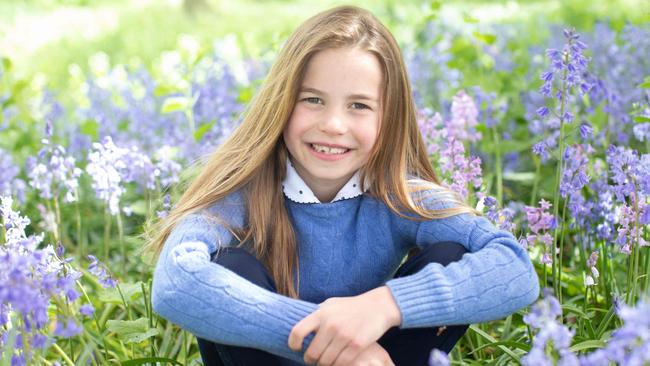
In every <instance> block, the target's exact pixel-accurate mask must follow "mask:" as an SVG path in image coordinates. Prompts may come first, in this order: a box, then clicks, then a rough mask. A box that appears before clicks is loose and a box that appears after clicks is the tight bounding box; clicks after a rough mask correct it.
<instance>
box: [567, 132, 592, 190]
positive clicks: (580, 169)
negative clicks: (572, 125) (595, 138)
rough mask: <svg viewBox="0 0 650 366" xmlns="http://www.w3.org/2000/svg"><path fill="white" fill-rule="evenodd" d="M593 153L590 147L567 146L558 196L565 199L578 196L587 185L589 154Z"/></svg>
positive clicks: (586, 145) (587, 145)
mask: <svg viewBox="0 0 650 366" xmlns="http://www.w3.org/2000/svg"><path fill="white" fill-rule="evenodd" d="M591 153H593V149H592V147H591V145H589V144H585V145H575V146H567V148H566V150H564V162H565V166H564V169H563V170H562V175H561V177H560V195H561V196H562V197H567V196H569V195H573V194H580V190H581V189H582V188H583V187H584V186H586V185H587V183H589V179H590V178H589V176H588V175H587V166H588V164H589V158H588V156H589V154H591Z"/></svg>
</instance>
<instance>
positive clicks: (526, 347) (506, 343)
mask: <svg viewBox="0 0 650 366" xmlns="http://www.w3.org/2000/svg"><path fill="white" fill-rule="evenodd" d="M496 346H508V347H509V348H511V349H512V348H518V349H520V350H522V351H525V352H526V353H528V352H530V348H531V346H530V344H527V343H523V342H515V341H498V342H493V343H486V344H484V345H481V346H480V347H477V348H474V350H473V351H472V352H470V353H469V354H470V355H471V354H474V353H476V352H478V351H480V350H482V349H484V348H487V347H496Z"/></svg>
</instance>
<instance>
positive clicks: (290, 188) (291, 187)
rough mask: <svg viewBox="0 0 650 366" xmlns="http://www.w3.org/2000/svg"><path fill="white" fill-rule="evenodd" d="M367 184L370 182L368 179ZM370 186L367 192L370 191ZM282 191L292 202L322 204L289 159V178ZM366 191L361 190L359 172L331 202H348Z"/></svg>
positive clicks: (286, 179) (366, 187)
mask: <svg viewBox="0 0 650 366" xmlns="http://www.w3.org/2000/svg"><path fill="white" fill-rule="evenodd" d="M366 182H368V180H367V179H366ZM368 186H369V185H368V184H366V185H365V190H366V191H367V190H368ZM282 191H283V192H284V194H285V195H286V196H287V197H288V198H289V199H290V200H292V201H294V202H298V203H322V202H321V201H320V200H319V199H318V197H316V195H315V194H314V192H312V190H311V189H310V188H309V186H307V183H305V181H304V180H303V179H302V178H301V177H300V175H298V172H297V171H296V169H295V168H294V167H293V163H292V162H291V160H289V158H288V157H287V176H286V177H285V178H284V181H283V182H282ZM363 192H364V191H362V190H361V174H360V173H359V171H358V170H357V171H356V172H355V173H354V175H353V176H352V177H351V178H350V180H348V182H347V183H345V185H344V186H343V188H341V190H340V191H339V192H338V193H337V194H336V196H335V197H334V199H333V200H332V201H331V202H336V201H340V200H346V199H350V198H354V197H357V196H361V195H362V194H363Z"/></svg>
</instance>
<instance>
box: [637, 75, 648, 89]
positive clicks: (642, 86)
mask: <svg viewBox="0 0 650 366" xmlns="http://www.w3.org/2000/svg"><path fill="white" fill-rule="evenodd" d="M639 88H641V89H650V76H647V77H646V78H645V79H643V82H642V83H641V84H639Z"/></svg>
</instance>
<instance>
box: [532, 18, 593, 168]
mask: <svg viewBox="0 0 650 366" xmlns="http://www.w3.org/2000/svg"><path fill="white" fill-rule="evenodd" d="M563 34H564V37H565V38H566V40H567V43H566V44H565V45H564V46H563V48H562V50H557V49H548V50H547V51H546V56H547V57H548V59H549V61H550V64H551V67H550V68H549V69H547V70H546V71H544V72H543V73H542V74H541V76H540V78H541V79H542V81H543V82H544V83H543V84H542V86H541V87H540V88H539V93H540V94H542V95H543V96H544V97H545V99H548V98H552V100H555V101H556V102H555V103H553V104H554V106H553V107H551V108H549V107H548V103H545V105H543V106H541V107H539V108H538V109H537V114H538V116H539V117H540V118H542V120H547V122H546V128H547V130H548V131H550V135H549V136H548V137H546V138H545V139H543V140H541V141H540V142H538V143H537V144H535V145H534V146H533V152H534V153H535V154H537V155H539V156H540V157H541V158H542V161H546V160H548V158H549V157H550V156H549V150H550V149H553V148H554V147H555V146H556V145H557V141H558V138H561V133H560V130H561V128H562V125H563V124H564V123H571V122H573V120H574V119H575V116H574V114H573V113H572V112H571V111H570V108H569V106H570V105H571V104H573V103H572V102H573V99H572V96H573V94H572V91H573V89H574V88H578V90H579V92H580V94H581V95H584V94H585V93H587V92H588V91H589V90H590V89H591V85H590V84H589V83H588V82H587V81H586V80H585V76H584V75H585V73H586V72H587V66H588V64H589V61H588V59H587V58H586V57H585V56H583V54H582V53H583V51H584V50H585V49H586V48H587V45H585V44H584V43H583V42H581V41H580V40H579V38H580V35H579V34H578V33H576V32H575V30H566V29H565V30H564V32H563ZM587 127H588V128H590V126H587ZM587 127H585V129H584V133H587Z"/></svg>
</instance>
